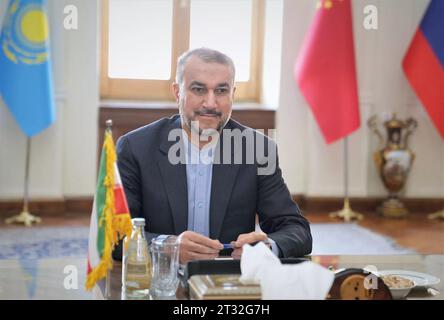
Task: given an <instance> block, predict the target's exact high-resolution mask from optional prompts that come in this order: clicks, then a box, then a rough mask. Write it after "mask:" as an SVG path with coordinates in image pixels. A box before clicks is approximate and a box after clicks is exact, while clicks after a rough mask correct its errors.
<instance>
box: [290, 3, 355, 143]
mask: <svg viewBox="0 0 444 320" xmlns="http://www.w3.org/2000/svg"><path fill="white" fill-rule="evenodd" d="M294 75H295V79H296V82H297V84H298V85H299V88H300V89H301V92H302V94H303V96H304V97H305V99H306V101H307V103H308V104H309V105H310V107H311V110H312V112H313V114H314V117H315V119H316V121H317V123H318V125H319V128H320V129H321V132H322V135H323V136H324V139H325V141H326V142H327V143H332V142H335V141H337V140H339V139H341V138H343V137H345V136H347V135H349V134H350V133H352V132H353V131H355V130H356V129H358V128H359V126H360V117H359V104H358V90H357V80H356V69H355V53H354V44H353V24H352V15H351V4H350V1H349V0H322V1H319V2H318V8H317V11H316V13H315V17H314V19H313V22H312V25H311V26H310V29H309V31H308V34H307V35H306V38H305V42H304V44H303V46H302V50H301V52H300V54H299V57H298V59H297V61H296V63H295V67H294Z"/></svg>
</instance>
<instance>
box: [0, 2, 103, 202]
mask: <svg viewBox="0 0 444 320" xmlns="http://www.w3.org/2000/svg"><path fill="white" fill-rule="evenodd" d="M5 3H6V1H5V0H0V8H1V7H2V6H4V4H5ZM65 3H66V4H74V5H76V6H77V8H78V10H79V28H78V30H65V29H64V27H63V19H64V13H63V8H64V6H65ZM48 14H49V23H50V32H51V41H52V48H51V49H52V50H51V53H52V60H53V69H54V87H55V94H56V108H57V120H56V122H55V124H54V125H53V126H51V127H50V128H49V129H47V130H45V131H44V132H43V133H41V134H39V135H37V136H35V137H34V138H32V143H31V145H32V147H31V166H30V196H31V197H32V198H45V199H60V198H62V197H64V196H84V195H92V194H93V193H94V185H95V180H96V150H97V149H96V148H97V114H98V112H97V111H98V63H97V61H98V58H97V52H98V51H97V50H98V48H97V45H98V42H97V37H98V29H97V27H98V21H97V16H98V9H97V2H96V1H87V0H70V1H68V0H49V1H48ZM25 142H26V139H25V136H24V135H23V133H22V132H21V131H20V130H19V127H18V125H17V124H16V123H15V121H14V120H13V119H12V117H11V114H10V113H9V112H8V111H7V109H6V108H5V107H4V106H3V105H2V106H0V199H16V198H20V197H22V195H23V185H24V182H23V179H24V169H25Z"/></svg>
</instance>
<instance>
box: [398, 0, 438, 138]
mask: <svg viewBox="0 0 444 320" xmlns="http://www.w3.org/2000/svg"><path fill="white" fill-rule="evenodd" d="M402 65H403V68H404V72H405V74H406V76H407V78H408V80H409V82H410V84H411V86H412V87H413V90H414V91H415V92H416V95H417V96H418V98H419V100H421V103H422V104H423V106H424V108H425V109H426V110H427V112H428V114H429V116H430V118H431V120H432V121H433V123H434V124H435V127H436V128H437V129H438V132H439V133H440V135H441V137H442V138H443V139H444V0H431V2H430V4H429V6H428V8H427V11H426V13H425V15H424V17H423V18H422V21H421V24H420V26H419V28H418V30H417V31H416V33H415V36H414V37H413V40H412V43H411V44H410V47H409V49H408V51H407V54H406V56H405V57H404V61H403V64H402Z"/></svg>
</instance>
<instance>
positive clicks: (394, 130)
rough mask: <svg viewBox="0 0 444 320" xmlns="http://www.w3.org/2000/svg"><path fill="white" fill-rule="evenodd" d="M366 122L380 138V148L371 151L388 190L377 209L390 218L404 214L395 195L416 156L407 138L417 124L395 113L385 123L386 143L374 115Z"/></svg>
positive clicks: (405, 178) (401, 186) (402, 206)
mask: <svg viewBox="0 0 444 320" xmlns="http://www.w3.org/2000/svg"><path fill="white" fill-rule="evenodd" d="M367 124H368V126H369V128H370V129H371V130H372V131H373V132H374V133H375V134H376V135H377V136H378V138H379V150H378V151H376V152H375V153H374V160H375V164H376V168H377V170H378V173H379V176H380V177H381V179H382V182H383V183H384V186H385V188H386V189H387V190H388V192H389V196H388V198H387V199H386V200H384V202H383V203H382V205H381V206H380V207H379V208H378V212H379V213H380V214H382V215H383V216H384V217H389V218H402V217H405V216H406V215H407V214H408V210H407V209H406V207H405V206H404V204H403V203H402V202H401V201H400V200H399V196H398V194H399V192H400V191H401V190H402V189H403V187H404V185H405V183H406V181H407V177H408V174H409V171H410V168H411V166H412V163H413V160H414V159H415V154H414V153H413V152H412V151H411V150H410V149H409V148H408V138H409V136H410V135H411V134H412V133H413V131H414V130H415V129H416V127H417V126H418V122H417V121H416V120H415V119H413V118H409V119H407V120H405V121H401V120H398V119H397V118H396V113H394V114H393V117H392V118H391V119H390V120H388V121H386V122H384V126H385V128H386V130H387V141H386V142H385V143H384V138H383V136H382V134H381V132H380V131H379V129H378V124H377V117H376V116H373V117H371V118H370V119H369V120H368V122H367Z"/></svg>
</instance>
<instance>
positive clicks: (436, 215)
mask: <svg viewBox="0 0 444 320" xmlns="http://www.w3.org/2000/svg"><path fill="white" fill-rule="evenodd" d="M428 218H429V219H430V220H432V219H444V209H443V210H441V211H438V212H435V213H431V214H429V215H428Z"/></svg>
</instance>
